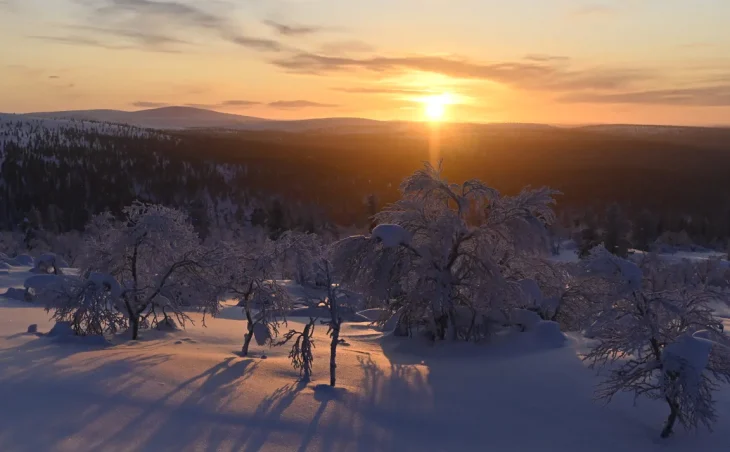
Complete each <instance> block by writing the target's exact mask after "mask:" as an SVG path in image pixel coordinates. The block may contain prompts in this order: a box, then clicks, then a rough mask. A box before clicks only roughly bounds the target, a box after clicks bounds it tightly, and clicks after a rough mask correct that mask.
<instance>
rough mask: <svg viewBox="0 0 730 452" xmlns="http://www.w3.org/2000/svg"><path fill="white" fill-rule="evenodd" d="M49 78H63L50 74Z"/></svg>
mask: <svg viewBox="0 0 730 452" xmlns="http://www.w3.org/2000/svg"><path fill="white" fill-rule="evenodd" d="M48 78H50V79H58V78H61V77H60V76H58V75H49V76H48Z"/></svg>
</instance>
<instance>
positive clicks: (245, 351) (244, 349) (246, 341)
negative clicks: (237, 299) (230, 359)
mask: <svg viewBox="0 0 730 452" xmlns="http://www.w3.org/2000/svg"><path fill="white" fill-rule="evenodd" d="M244 311H245V312H246V320H247V321H248V323H247V326H246V328H247V332H246V334H245V335H244V336H243V347H242V348H241V355H242V356H248V346H249V344H251V339H252V338H253V319H252V318H251V311H250V310H249V309H248V306H247V307H245V308H244Z"/></svg>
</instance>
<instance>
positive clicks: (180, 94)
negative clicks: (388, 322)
mask: <svg viewBox="0 0 730 452" xmlns="http://www.w3.org/2000/svg"><path fill="white" fill-rule="evenodd" d="M729 23H730V1H727V0H693V1H690V0H612V1H611V0H604V1H602V2H600V1H592V0H510V1H508V2H505V1H501V0H500V1H497V0H205V1H203V0H197V1H193V0H165V1H162V0H0V42H2V43H4V45H0V111H3V112H15V113H21V112H31V111H50V110H71V109H92V108H113V109H122V110H137V109H143V108H152V107H158V106H166V105H190V106H199V107H204V108H211V109H215V110H219V111H225V112H230V113H238V114H244V115H252V116H262V117H268V118H281V119H294V118H307V117H329V116H361V117H369V118H375V119H415V120H420V119H423V114H424V113H423V112H424V107H423V101H424V99H427V98H428V97H429V96H434V95H440V94H442V93H449V99H451V100H452V102H453V104H452V105H449V106H448V108H447V118H448V119H450V120H458V121H475V122H491V121H498V122H541V123H551V124H581V123H646V124H690V125H720V124H722V125H730V26H728V24H729Z"/></svg>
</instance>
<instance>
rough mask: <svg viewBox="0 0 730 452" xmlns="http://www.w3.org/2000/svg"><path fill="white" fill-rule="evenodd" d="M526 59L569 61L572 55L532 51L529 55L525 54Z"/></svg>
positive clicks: (542, 61)
mask: <svg viewBox="0 0 730 452" xmlns="http://www.w3.org/2000/svg"><path fill="white" fill-rule="evenodd" d="M525 60H527V61H537V62H540V63H544V62H568V61H570V57H567V56H560V55H544V54H541V53H531V54H529V55H525Z"/></svg>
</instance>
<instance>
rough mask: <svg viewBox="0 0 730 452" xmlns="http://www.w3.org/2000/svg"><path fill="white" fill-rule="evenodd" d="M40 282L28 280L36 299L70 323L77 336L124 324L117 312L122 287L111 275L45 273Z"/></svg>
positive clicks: (54, 315)
mask: <svg viewBox="0 0 730 452" xmlns="http://www.w3.org/2000/svg"><path fill="white" fill-rule="evenodd" d="M39 282H42V284H33V283H32V282H31V283H29V285H30V286H33V288H34V290H35V291H36V299H37V300H38V301H39V302H41V303H43V304H44V305H45V308H46V311H48V312H52V318H53V319H54V320H55V321H56V322H67V323H69V324H70V326H71V328H72V330H73V332H74V333H75V334H76V335H79V336H89V335H94V336H98V335H103V334H105V333H111V334H113V333H116V332H117V331H118V330H119V329H121V328H123V327H124V326H125V325H126V321H125V319H124V316H123V315H122V314H121V311H120V308H121V298H120V296H121V292H122V289H121V286H120V285H119V283H118V282H117V281H116V280H115V279H114V278H113V277H112V276H111V275H105V274H101V273H90V274H89V275H88V277H87V278H79V277H75V276H66V275H46V277H45V278H42V279H39Z"/></svg>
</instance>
